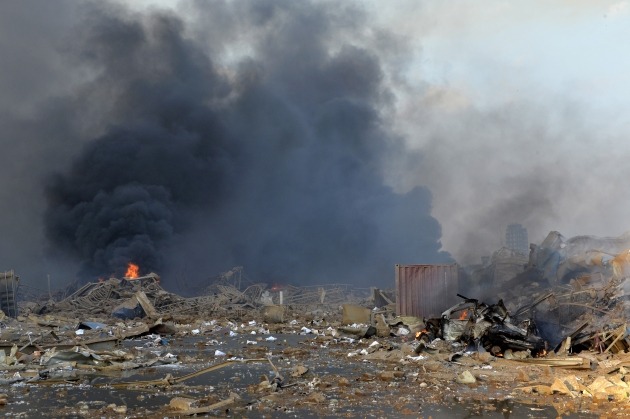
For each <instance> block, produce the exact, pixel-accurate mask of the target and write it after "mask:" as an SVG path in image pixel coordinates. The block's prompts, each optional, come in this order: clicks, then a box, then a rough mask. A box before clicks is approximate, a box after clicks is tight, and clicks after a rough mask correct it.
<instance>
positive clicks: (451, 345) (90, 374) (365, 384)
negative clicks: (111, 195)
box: [0, 233, 630, 417]
mask: <svg viewBox="0 0 630 419" xmlns="http://www.w3.org/2000/svg"><path fill="white" fill-rule="evenodd" d="M624 237H625V236H624ZM623 240H625V239H623V238H622V239H620V240H616V241H615V243H616V244H615V246H617V247H614V246H612V245H611V246H609V247H607V248H606V249H607V251H608V252H612V250H611V249H613V248H614V251H615V252H616V251H618V252H619V253H616V254H614V252H613V253H606V255H608V256H607V257H604V256H602V255H603V254H604V251H603V250H602V249H601V248H598V252H599V253H597V252H596V251H595V250H593V248H591V246H590V245H594V243H595V244H598V245H600V247H601V245H602V243H606V242H605V241H602V240H595V239H593V240H590V239H579V240H577V239H576V240H573V239H570V240H565V239H564V238H562V237H561V235H559V234H557V233H551V234H550V236H549V237H548V240H545V242H543V244H542V245H541V246H532V252H531V254H530V259H529V261H528V262H527V263H526V264H525V265H523V267H522V270H521V271H520V272H516V273H515V274H514V275H515V276H514V277H513V278H511V279H509V280H505V278H503V277H502V278H501V280H500V281H497V283H496V284H494V285H493V287H492V288H490V290H491V294H490V295H486V296H485V297H484V299H486V300H488V301H490V303H486V302H484V300H482V299H481V298H479V299H478V298H477V296H476V295H470V294H468V292H471V290H473V289H474V288H473V287H471V288H470V289H463V290H462V291H461V293H460V294H458V296H459V299H460V302H459V303H458V304H456V305H455V306H452V307H444V311H443V312H442V314H441V315H440V316H439V317H435V318H415V317H410V316H398V315H397V314H396V313H395V312H394V308H395V304H394V303H395V298H396V297H395V295H393V294H392V293H391V292H390V291H388V290H380V289H375V288H372V289H363V290H361V289H356V288H353V287H350V286H347V285H326V286H316V287H297V286H273V287H268V286H267V285H266V284H251V283H248V282H247V281H244V280H243V279H242V276H240V275H235V274H234V273H235V272H240V270H239V269H240V268H235V270H233V271H231V274H230V273H228V274H225V275H222V276H220V277H219V278H218V280H215V281H214V282H213V283H211V284H210V285H209V286H208V287H207V288H206V289H204V290H203V292H200V293H199V295H197V296H193V297H183V296H180V295H177V294H174V293H171V292H168V291H166V290H165V289H163V288H162V287H161V285H160V277H159V276H158V275H156V274H149V275H147V276H144V277H139V278H135V279H131V278H110V279H108V280H103V281H98V282H94V283H89V284H85V285H82V286H80V287H74V288H73V289H67V290H63V291H59V292H56V293H55V294H53V293H48V294H47V295H43V296H39V297H38V296H34V295H29V297H31V298H28V299H24V298H18V303H17V309H16V312H14V313H13V314H14V316H7V315H4V317H3V318H2V320H1V323H0V346H1V347H2V349H3V351H0V385H2V386H3V389H1V390H0V406H1V407H0V409H4V411H5V413H6V414H7V415H11V416H20V415H22V416H25V417H29V416H37V415H38V414H40V413H41V412H42V409H43V408H44V406H54V409H55V411H56V412H58V414H59V416H79V417H93V416H102V417H164V416H165V415H166V416H177V417H182V416H193V415H205V414H208V415H212V416H250V415H253V416H274V417H277V416H280V417H284V416H304V415H317V416H331V417H332V416H346V417H355V416H356V417H365V416H380V417H399V416H406V415H409V416H414V417H417V416H427V417H428V416H432V417H453V416H463V415H472V414H475V415H480V414H483V415H487V416H488V415H489V416H492V415H493V414H494V413H497V414H501V415H502V416H504V415H509V414H513V415H514V416H517V417H520V416H532V415H534V416H536V415H539V414H541V415H542V416H545V417H548V416H552V415H553V416H562V415H565V414H570V413H578V412H579V413H580V414H581V415H586V416H588V415H592V416H593V417H596V416H599V415H602V414H606V415H615V416H622V415H627V414H629V413H630V353H629V350H630V336H629V334H630V329H628V326H627V324H628V318H629V317H628V314H629V313H630V311H629V308H628V304H627V293H626V287H627V286H628V283H627V281H628V280H627V277H626V274H627V273H629V272H630V257H626V256H627V254H628V252H627V251H626V250H619V248H618V247H619V246H621V247H623V246H622V245H625V242H624V241H623ZM617 242H623V243H621V244H619V243H617ZM578 243H579V245H578ZM589 244H590V245H589ZM596 253H597V255H598V256H597V257H595V256H593V255H595V254H596ZM586 254H588V255H589V256H588V257H586V256H585V255H586ZM589 257H590V259H589ZM552 260H553V261H554V262H553V263H552V262H551V261H552ZM554 264H555V265H554ZM488 266H491V265H488ZM494 266H495V267H496V266H500V264H495V265H494ZM475 269H476V270H475V272H476V273H475V275H479V272H481V271H480V270H479V269H478V268H475ZM501 272H506V269H505V266H503V267H502V268H501ZM7 278H8V276H7ZM11 278H13V277H11ZM18 295H19V294H18ZM490 298H492V300H490ZM541 412H543V413H541Z"/></svg>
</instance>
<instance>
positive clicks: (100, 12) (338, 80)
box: [45, 1, 450, 286]
mask: <svg viewBox="0 0 630 419" xmlns="http://www.w3.org/2000/svg"><path fill="white" fill-rule="evenodd" d="M331 5H332V4H328V5H326V4H325V3H310V2H292V1H288V2H277V1H260V2H258V1H257V2H227V3H221V2H208V3H205V2H204V3H200V4H199V8H198V9H195V11H196V13H197V14H198V16H199V17H198V18H197V20H196V21H195V23H194V24H193V23H186V22H187V21H186V20H183V19H181V18H179V17H177V16H175V15H174V14H172V13H168V12H160V11H153V12H151V13H149V14H143V15H138V14H134V13H131V12H129V11H126V10H124V9H123V8H121V7H114V6H103V5H98V6H94V5H91V6H90V8H89V13H86V14H85V16H86V18H85V21H84V23H85V24H84V25H82V26H81V28H79V29H77V32H76V37H75V40H74V41H73V42H72V43H71V44H70V45H69V46H68V50H69V54H71V56H72V59H73V60H74V61H73V62H75V63H76V65H77V66H78V67H80V68H82V69H83V71H84V73H85V74H86V75H85V77H86V79H87V80H86V81H85V82H83V83H82V84H81V85H80V86H79V87H78V88H77V89H76V91H75V92H74V94H73V102H72V103H73V104H74V106H76V107H77V109H80V108H89V109H91V113H90V115H92V116H93V117H94V121H96V122H94V121H93V122H92V125H91V126H92V128H91V131H90V132H91V133H93V136H92V138H87V139H85V140H83V141H82V146H81V149H80V151H79V153H78V154H77V155H76V157H74V159H73V161H72V163H71V164H70V167H69V168H68V169H65V170H62V171H61V172H60V173H58V174H57V175H55V176H54V177H52V178H49V179H48V181H47V182H46V187H45V194H46V200H47V201H46V202H47V208H46V211H45V234H46V237H47V238H48V240H49V243H50V245H51V248H52V249H54V251H55V252H57V254H63V255H66V256H70V257H71V258H73V259H75V260H77V261H79V262H80V263H81V270H80V276H81V277H82V278H83V279H85V280H91V279H93V277H96V276H101V275H109V274H115V275H120V274H121V273H123V272H124V269H125V267H126V264H127V262H130V261H132V262H135V263H138V264H139V265H140V266H141V269H142V271H143V272H148V271H156V272H159V273H161V274H162V276H163V277H164V279H165V282H166V283H168V276H167V275H168V274H170V275H177V274H181V273H182V272H185V273H186V275H188V276H190V277H191V278H190V279H198V278H203V277H207V276H208V275H211V274H214V273H216V272H220V271H224V270H227V269H230V268H231V267H232V266H236V265H242V266H244V268H245V270H246V272H247V273H248V274H249V276H250V277H253V278H256V279H257V280H262V281H269V282H272V281H273V282H276V281H277V282H291V283H331V282H339V283H348V282H353V283H355V284H365V285H371V284H375V285H384V286H388V285H392V277H393V265H394V264H395V263H434V262H448V261H450V257H449V255H448V254H447V253H445V252H442V251H441V250H440V247H441V245H440V242H439V239H440V226H439V224H438V223H437V221H436V220H435V219H434V218H433V217H432V216H431V215H430V212H431V203H430V202H431V196H430V193H429V192H428V190H427V189H425V188H422V187H419V188H416V189H414V190H412V191H411V192H409V193H406V194H398V193H395V192H394V191H393V190H392V189H391V188H390V187H389V186H386V185H385V183H384V180H383V179H384V170H385V161H387V160H391V159H392V158H395V157H396V156H400V155H401V153H404V149H403V146H402V142H401V139H400V138H398V137H397V136H396V135H394V134H393V133H392V131H391V129H390V127H389V126H388V125H389V124H388V119H387V114H388V109H389V107H390V106H391V104H392V100H393V97H392V93H391V92H390V91H389V90H388V89H387V83H386V78H385V75H384V70H383V68H382V64H381V61H380V59H379V55H378V53H376V52H375V51H373V50H371V49H370V37H369V36H368V35H365V34H364V33H363V31H362V29H361V28H362V24H361V23H362V19H365V16H363V15H362V13H361V11H360V10H359V9H356V8H353V7H350V6H349V5H345V6H338V5H337V6H336V7H334V8H333V7H330V6H331ZM228 52H229V54H228ZM67 53H68V52H67ZM94 115H96V116H94ZM63 117H65V118H73V114H72V113H70V112H68V113H67V114H65V115H63ZM88 131H89V130H88Z"/></svg>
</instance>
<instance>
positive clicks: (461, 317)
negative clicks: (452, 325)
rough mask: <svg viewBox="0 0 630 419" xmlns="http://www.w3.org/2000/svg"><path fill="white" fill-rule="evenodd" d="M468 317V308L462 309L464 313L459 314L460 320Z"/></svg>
mask: <svg viewBox="0 0 630 419" xmlns="http://www.w3.org/2000/svg"><path fill="white" fill-rule="evenodd" d="M467 318H468V310H464V311H462V313H461V314H460V315H459V320H466V319H467Z"/></svg>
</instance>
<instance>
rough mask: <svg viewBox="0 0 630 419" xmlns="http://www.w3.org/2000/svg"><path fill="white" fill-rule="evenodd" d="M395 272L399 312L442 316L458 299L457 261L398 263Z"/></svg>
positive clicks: (418, 315) (405, 314) (397, 310)
mask: <svg viewBox="0 0 630 419" xmlns="http://www.w3.org/2000/svg"><path fill="white" fill-rule="evenodd" d="M395 272H396V313H397V314H398V315H399V316H416V317H426V318H431V317H439V316H440V314H442V312H443V311H444V310H446V309H448V308H449V307H451V306H452V305H454V304H456V303H457V301H458V298H457V293H458V291H459V267H458V266H457V264H453V265H396V266H395Z"/></svg>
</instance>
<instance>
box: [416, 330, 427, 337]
mask: <svg viewBox="0 0 630 419" xmlns="http://www.w3.org/2000/svg"><path fill="white" fill-rule="evenodd" d="M428 334H429V331H428V330H427V329H422V330H421V331H419V332H416V339H420V338H421V337H422V335H428Z"/></svg>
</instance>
